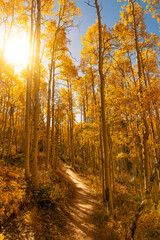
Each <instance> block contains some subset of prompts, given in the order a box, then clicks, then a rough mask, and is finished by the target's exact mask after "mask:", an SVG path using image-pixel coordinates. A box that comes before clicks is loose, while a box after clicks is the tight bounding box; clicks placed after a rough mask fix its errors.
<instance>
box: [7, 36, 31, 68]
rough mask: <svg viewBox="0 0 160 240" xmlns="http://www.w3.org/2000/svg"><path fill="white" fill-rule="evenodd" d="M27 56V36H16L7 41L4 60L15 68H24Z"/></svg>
mask: <svg viewBox="0 0 160 240" xmlns="http://www.w3.org/2000/svg"><path fill="white" fill-rule="evenodd" d="M28 56H29V40H28V36H27V34H24V33H23V34H16V35H15V36H12V37H10V38H9V39H8V41H7V43H6V47H5V59H6V61H7V62H8V63H10V64H12V65H14V66H15V67H17V66H21V67H25V66H26V65H27V62H28Z"/></svg>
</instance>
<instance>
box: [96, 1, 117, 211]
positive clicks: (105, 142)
mask: <svg viewBox="0 0 160 240" xmlns="http://www.w3.org/2000/svg"><path fill="white" fill-rule="evenodd" d="M95 6H96V9H97V16H98V30H99V76H100V85H101V89H100V94H101V117H102V130H103V145H104V165H105V184H106V186H105V196H106V201H107V202H108V205H109V209H110V211H111V214H113V200H112V190H111V182H110V164H109V152H108V139H107V125H106V117H105V97H104V76H103V59H102V29H101V28H102V24H101V15H100V10H99V5H98V1H97V0H95Z"/></svg>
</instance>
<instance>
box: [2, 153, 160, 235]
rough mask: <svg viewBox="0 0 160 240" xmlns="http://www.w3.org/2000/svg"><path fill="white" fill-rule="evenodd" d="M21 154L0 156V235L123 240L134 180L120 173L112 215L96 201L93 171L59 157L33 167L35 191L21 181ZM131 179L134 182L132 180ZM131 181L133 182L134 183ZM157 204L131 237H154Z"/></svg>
mask: <svg viewBox="0 0 160 240" xmlns="http://www.w3.org/2000/svg"><path fill="white" fill-rule="evenodd" d="M22 163H23V159H22V158H21V157H19V158H15V159H12V160H10V162H9V160H7V161H6V160H3V159H1V160H0V206H1V207H0V240H2V239H3V240H124V239H125V231H126V227H127V226H129V224H130V221H131V220H132V218H133V216H134V214H135V212H136V209H137V206H138V202H139V195H138V192H137V189H138V181H136V179H135V180H134V182H130V181H128V179H130V178H131V176H128V175H125V174H123V175H121V176H119V178H118V180H119V181H118V182H117V183H116V188H115V192H114V194H113V200H114V204H115V206H116V207H115V209H114V217H112V216H111V215H110V213H109V211H108V210H107V207H106V206H105V204H104V203H103V202H102V196H101V182H100V179H99V175H98V174H97V173H96V172H92V171H91V169H89V168H88V167H87V168H85V167H82V166H79V165H77V164H76V165H75V169H73V168H72V167H70V166H69V165H67V164H66V163H64V162H61V163H60V165H59V166H57V170H56V171H52V170H50V171H45V170H44V167H43V168H42V169H40V171H39V179H38V181H39V182H38V184H39V190H38V192H37V193H36V194H35V193H34V192H32V186H31V185H30V183H26V182H25V178H24V171H23V167H22V166H23V164H22ZM135 184H137V185H135ZM135 186H136V187H135ZM159 220H160V209H159V210H158V211H157V210H154V209H152V210H151V211H149V212H145V213H144V214H143V216H142V217H141V218H140V220H139V222H138V226H137V230H136V236H135V240H151V239H152V240H158V239H160V238H159V236H160V225H159Z"/></svg>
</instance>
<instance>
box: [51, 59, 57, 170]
mask: <svg viewBox="0 0 160 240" xmlns="http://www.w3.org/2000/svg"><path fill="white" fill-rule="evenodd" d="M52 71H53V72H52V132H51V166H52V168H53V169H55V168H56V155H55V130H54V123H55V109H54V108H55V106H54V98H55V61H54V60H53V69H52Z"/></svg>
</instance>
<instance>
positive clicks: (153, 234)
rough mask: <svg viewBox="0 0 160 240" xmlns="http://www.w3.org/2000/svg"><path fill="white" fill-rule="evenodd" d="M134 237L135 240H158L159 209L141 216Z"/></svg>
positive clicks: (159, 227)
mask: <svg viewBox="0 0 160 240" xmlns="http://www.w3.org/2000/svg"><path fill="white" fill-rule="evenodd" d="M135 236H136V239H137V240H158V239H160V209H159V210H157V211H156V210H152V211H150V212H148V213H145V214H143V215H142V216H141V218H140V219H139V221H138V224H137V230H136V234H135Z"/></svg>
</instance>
